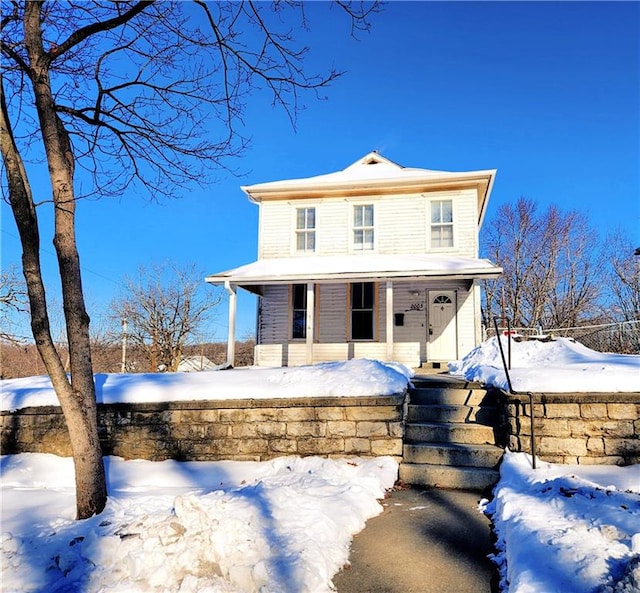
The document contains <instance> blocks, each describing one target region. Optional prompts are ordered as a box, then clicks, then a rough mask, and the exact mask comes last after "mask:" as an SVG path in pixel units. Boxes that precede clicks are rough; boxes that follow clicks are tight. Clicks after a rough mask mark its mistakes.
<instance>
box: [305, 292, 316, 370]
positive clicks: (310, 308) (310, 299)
mask: <svg viewBox="0 0 640 593" xmlns="http://www.w3.org/2000/svg"><path fill="white" fill-rule="evenodd" d="M313 288H314V286H313V283H309V284H307V321H306V325H307V331H306V335H307V364H313V314H314V312H315V309H316V307H315V303H314V296H315V293H314V290H313Z"/></svg>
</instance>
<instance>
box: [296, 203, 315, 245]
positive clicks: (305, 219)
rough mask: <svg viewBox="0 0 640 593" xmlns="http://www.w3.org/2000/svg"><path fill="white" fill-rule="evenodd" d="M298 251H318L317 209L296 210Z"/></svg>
mask: <svg viewBox="0 0 640 593" xmlns="http://www.w3.org/2000/svg"><path fill="white" fill-rule="evenodd" d="M296 250H297V251H315V250H316V209H315V208H297V209H296Z"/></svg>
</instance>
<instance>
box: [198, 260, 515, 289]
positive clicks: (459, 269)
mask: <svg viewBox="0 0 640 593" xmlns="http://www.w3.org/2000/svg"><path fill="white" fill-rule="evenodd" d="M501 272H502V269H501V268H499V267H498V266H495V265H494V264H493V263H491V262H490V261H489V260H486V259H475V258H471V257H457V256H451V255H436V254H409V255H380V254H376V255H331V256H311V257H283V258H271V259H261V260H258V261H255V262H253V263H250V264H247V265H244V266H240V267H239V268H235V269H233V270H228V271H226V272H220V273H218V274H212V275H211V276H207V278H206V281H207V282H210V283H212V284H222V283H224V282H229V283H231V284H237V285H239V286H243V287H246V286H259V285H264V284H290V283H307V282H334V283H335V282H350V281H357V280H384V279H394V278H395V279H405V280H412V279H420V278H434V277H436V278H457V279H460V278H467V279H471V278H496V277H497V276H499V275H500V273H501Z"/></svg>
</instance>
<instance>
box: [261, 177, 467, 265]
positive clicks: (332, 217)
mask: <svg viewBox="0 0 640 593" xmlns="http://www.w3.org/2000/svg"><path fill="white" fill-rule="evenodd" d="M445 199H451V200H453V206H454V233H455V238H454V243H455V244H454V247H453V248H452V249H447V250H444V252H446V253H455V254H456V255H464V256H469V257H477V254H478V232H477V231H478V229H477V220H478V212H477V193H476V190H475V189H467V190H460V191H438V192H430V193H424V194H416V195H410V196H405V195H400V196H382V197H380V196H374V197H370V198H366V197H358V198H357V199H355V198H353V199H352V198H331V199H329V198H327V199H322V200H317V201H311V200H300V201H295V200H293V201H276V202H263V203H262V204H261V205H260V225H259V226H260V239H259V258H261V259H262V258H273V257H291V256H293V255H296V251H295V240H294V236H295V211H296V208H302V207H315V208H316V254H318V255H342V254H347V253H351V252H352V242H353V238H352V217H353V205H354V204H373V205H374V224H375V245H376V249H375V251H376V252H377V253H387V254H401V253H427V252H429V251H431V248H430V244H431V238H430V223H431V220H430V202H431V201H432V200H445ZM440 252H442V251H440ZM305 255H308V254H305Z"/></svg>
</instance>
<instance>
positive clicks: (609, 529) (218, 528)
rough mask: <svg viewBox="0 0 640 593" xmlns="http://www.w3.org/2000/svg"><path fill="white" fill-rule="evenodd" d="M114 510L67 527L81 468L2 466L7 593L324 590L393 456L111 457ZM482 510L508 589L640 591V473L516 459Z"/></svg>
mask: <svg viewBox="0 0 640 593" xmlns="http://www.w3.org/2000/svg"><path fill="white" fill-rule="evenodd" d="M105 466H106V472H107V477H108V484H109V492H110V496H109V501H108V504H107V508H106V510H105V511H104V512H103V513H102V514H101V515H100V516H98V517H93V518H91V519H87V520H84V521H74V520H73V512H74V481H73V464H72V462H71V460H70V459H68V458H61V457H56V456H53V455H45V454H39V453H38V454H36V453H24V454H21V455H13V456H2V457H0V468H1V471H2V489H1V493H2V528H1V534H0V542H1V564H0V569H1V572H2V590H3V592H4V593H27V592H32V591H34V592H35V591H47V592H48V593H49V592H50V593H56V592H62V591H76V590H82V591H85V592H86V593H101V592H103V591H113V592H115V593H125V592H126V593H130V592H134V591H135V592H136V593H160V592H163V593H164V592H168V591H172V592H174V591H175V592H182V593H187V592H188V593H195V592H201V593H252V592H258V591H259V592H260V593H276V592H277V593H289V592H291V593H293V592H294V591H295V592H296V593H320V592H323V593H324V592H329V591H331V590H332V589H331V579H332V578H333V576H334V575H335V574H336V573H337V572H338V571H339V570H340V569H341V568H342V566H344V565H345V564H347V562H348V554H349V545H350V542H351V540H352V538H353V536H354V535H355V534H356V533H358V532H359V531H360V530H361V529H363V527H364V525H365V522H366V520H367V519H368V518H370V517H372V516H375V515H376V514H378V513H379V512H380V511H381V510H382V507H381V506H380V504H379V503H378V502H377V499H380V498H382V497H383V496H384V492H385V490H386V489H388V488H390V487H391V486H392V485H393V483H394V481H395V479H396V476H397V465H396V463H395V462H394V461H393V460H392V459H391V458H388V457H381V458H376V459H369V460H364V459H357V458H356V459H349V460H346V459H345V460H328V459H321V458H317V457H307V458H297V457H284V458H279V459H275V460H273V461H269V462H262V463H258V462H229V461H227V462H224V461H223V462H177V461H162V462H150V461H141V460H135V461H124V460H122V459H120V458H116V457H106V458H105ZM481 511H482V512H484V513H485V514H487V515H488V516H489V518H490V519H491V520H492V522H493V528H494V531H495V534H496V548H497V551H496V554H495V556H494V558H493V559H494V561H495V562H496V564H497V566H498V568H499V573H500V589H501V591H502V593H542V592H544V593H637V592H638V591H640V469H639V468H638V466H630V467H611V466H570V465H557V464H550V463H544V462H541V461H539V462H538V469H536V470H533V469H531V462H530V457H529V456H528V455H526V454H524V453H510V452H507V453H506V455H505V458H504V461H503V463H502V466H501V471H500V482H499V483H498V485H497V486H496V489H495V491H494V498H493V500H492V501H491V502H488V501H482V503H481Z"/></svg>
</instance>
